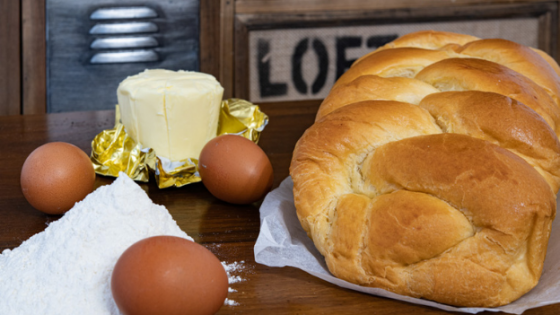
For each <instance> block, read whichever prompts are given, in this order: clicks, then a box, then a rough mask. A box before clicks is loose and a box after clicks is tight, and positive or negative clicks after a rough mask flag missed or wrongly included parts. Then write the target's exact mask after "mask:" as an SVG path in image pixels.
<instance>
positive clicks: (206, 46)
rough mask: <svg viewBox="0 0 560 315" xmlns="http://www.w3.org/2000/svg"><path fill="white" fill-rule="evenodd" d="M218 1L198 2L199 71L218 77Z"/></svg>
mask: <svg viewBox="0 0 560 315" xmlns="http://www.w3.org/2000/svg"><path fill="white" fill-rule="evenodd" d="M220 2H221V1H220V0H206V1H200V71H201V72H204V73H208V74H211V75H213V76H214V77H216V78H218V77H219V76H220Z"/></svg>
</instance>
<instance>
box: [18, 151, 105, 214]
mask: <svg viewBox="0 0 560 315" xmlns="http://www.w3.org/2000/svg"><path fill="white" fill-rule="evenodd" d="M94 182H95V171H94V170H93V165H92V164H91V161H90V159H89V157H88V156H87V155H86V154H85V153H84V151H82V150H81V149H80V148H78V147H76V146H74V145H72V144H69V143H65V142H51V143H47V144H44V145H42V146H40V147H38V148H37V149H35V150H34V151H33V152H31V154H29V156H28V157H27V159H26V160H25V162H24V163H23V167H22V169H21V177H20V183H21V190H22V191H23V195H24V196H25V199H27V201H28V202H29V203H30V204H31V205H32V206H33V207H34V208H35V209H37V210H40V211H42V212H44V213H48V214H62V213H64V212H66V211H68V210H70V209H71V208H72V207H73V206H74V204H75V203H76V202H78V201H81V200H82V199H84V198H85V197H86V196H87V195H88V194H89V193H91V192H92V191H93V185H94Z"/></svg>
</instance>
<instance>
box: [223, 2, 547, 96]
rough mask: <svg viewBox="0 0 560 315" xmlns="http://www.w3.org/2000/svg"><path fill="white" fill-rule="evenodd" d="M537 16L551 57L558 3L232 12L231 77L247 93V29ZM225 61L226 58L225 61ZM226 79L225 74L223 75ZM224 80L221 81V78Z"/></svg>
mask: <svg viewBox="0 0 560 315" xmlns="http://www.w3.org/2000/svg"><path fill="white" fill-rule="evenodd" d="M520 17H537V18H538V21H539V22H538V23H539V38H538V45H539V48H540V49H542V50H544V51H546V52H547V53H549V54H551V55H552V56H554V57H557V55H558V47H557V45H558V44H557V43H558V3H557V2H538V3H535V2H532V3H527V2H525V3H513V4H489V5H486V4H483V5H471V6H444V7H438V8H437V9H435V8H427V7H420V8H415V9H414V10H410V9H404V8H397V9H384V10H370V11H364V10H360V11H311V12H308V13H306V12H300V13H297V14H295V13H291V12H290V13H283V14H276V13H269V14H266V13H258V14H256V13H250V14H236V16H235V47H234V48H235V62H234V65H233V66H234V70H235V72H234V76H233V77H232V78H231V80H232V83H231V85H233V94H234V95H235V97H239V98H245V99H247V98H248V97H249V64H248V60H249V32H251V31H253V30H266V29H290V28H306V27H329V26H330V27H332V26H338V25H344V26H349V25H381V24H394V23H413V22H426V21H453V20H460V19H468V18H476V19H478V20H484V19H498V18H520ZM225 64H226V65H227V61H226V63H225ZM224 79H226V78H224ZM222 83H223V82H222Z"/></svg>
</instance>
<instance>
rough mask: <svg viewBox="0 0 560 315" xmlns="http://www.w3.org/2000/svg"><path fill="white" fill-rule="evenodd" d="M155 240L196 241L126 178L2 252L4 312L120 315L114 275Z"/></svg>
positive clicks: (0, 289) (1, 299) (0, 303)
mask: <svg viewBox="0 0 560 315" xmlns="http://www.w3.org/2000/svg"><path fill="white" fill-rule="evenodd" d="M155 235H174V236H179V237H183V238H187V239H190V240H192V238H190V237H189V236H188V235H187V234H186V233H185V232H183V231H182V230H181V229H180V228H179V227H178V226H177V223H176V222H175V221H174V220H173V219H172V218H171V215H170V214H169V212H168V211H167V209H165V207H163V206H158V205H155V204H153V203H152V201H151V200H150V198H149V197H148V196H147V195H146V193H145V192H144V191H143V190H142V189H141V188H140V187H139V186H138V185H137V184H136V183H134V181H132V180H131V179H130V178H128V177H127V176H126V175H125V174H124V173H121V174H120V175H119V178H118V179H117V180H115V182H114V183H113V184H111V185H109V186H103V187H100V188H98V189H97V190H96V191H94V192H93V193H91V194H90V195H89V196H87V197H86V199H84V200H83V201H82V202H79V203H77V204H76V205H75V206H74V208H72V209H71V210H70V211H68V212H67V213H66V214H65V215H64V216H63V217H62V218H60V219H59V220H58V221H56V222H53V223H51V224H50V225H49V226H48V227H47V228H46V229H45V231H43V232H41V233H38V234H36V235H34V236H33V237H31V238H29V239H28V240H27V241H25V242H23V244H21V246H19V247H17V248H15V249H13V250H5V251H3V252H2V254H0V314H11V315H18V314H25V315H27V314H42V315H55V314H56V315H64V314H79V315H87V314H92V315H93V314H95V315H104V314H120V312H119V310H118V309H117V306H116V305H115V302H114V300H113V297H112V294H111V279H110V278H111V272H112V271H113V267H114V265H115V263H116V262H117V259H118V258H119V257H120V255H121V254H122V253H123V252H124V251H125V250H126V249H127V248H128V247H129V246H130V245H132V244H133V243H135V242H137V241H139V240H141V239H143V238H146V237H150V236H155Z"/></svg>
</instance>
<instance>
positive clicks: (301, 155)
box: [290, 31, 560, 307]
mask: <svg viewBox="0 0 560 315" xmlns="http://www.w3.org/2000/svg"><path fill="white" fill-rule="evenodd" d="M558 73H560V71H559V68H558V65H557V64H556V62H555V61H554V60H553V59H552V58H550V57H549V56H547V55H546V54H545V53H543V52H541V51H539V50H535V49H531V48H528V47H525V46H522V45H518V44H515V43H513V42H509V41H506V40H500V39H484V40H480V39H478V38H475V37H472V36H466V35H460V34H454V33H445V32H433V31H426V32H419V33H413V34H409V35H407V36H404V37H401V38H399V39H397V40H395V41H393V42H391V43H389V44H387V45H385V46H383V47H381V48H379V49H377V50H376V51H374V52H373V53H370V54H368V55H366V56H364V57H362V58H360V59H358V60H357V61H356V62H355V63H354V64H353V66H352V67H351V68H350V69H349V70H348V71H347V72H346V73H345V74H344V75H342V76H341V77H340V79H339V80H338V81H337V82H336V84H335V86H334V87H333V89H332V91H331V92H330V94H329V95H328V97H327V98H325V100H324V101H323V103H322V105H321V107H320V109H319V111H318V113H317V120H316V122H315V124H314V125H313V126H311V127H310V128H309V129H308V130H307V131H306V132H305V133H304V135H303V136H302V137H301V139H300V140H299V141H298V143H297V145H296V148H295V150H294V154H293V158H292V163H291V166H290V174H291V176H292V179H293V182H294V200H295V205H296V208H297V215H298V217H299V220H300V222H301V224H302V226H303V228H304V229H305V230H306V231H307V233H308V235H309V236H310V237H311V238H312V239H313V241H314V243H315V245H316V247H317V249H318V250H319V251H320V252H321V254H322V255H323V256H324V257H325V260H326V263H327V265H328V268H329V270H330V271H331V272H332V274H333V275H335V276H336V277H339V278H341V279H344V280H347V281H349V282H353V283H356V284H359V285H363V286H371V287H379V288H383V289H386V290H389V291H392V292H396V293H399V294H403V295H409V296H413V297H421V298H426V299H430V300H434V301H438V302H441V303H446V304H451V305H457V306H483V307H494V306H499V305H504V304H507V303H510V302H512V301H513V300H515V299H517V298H519V297H520V296H521V295H523V294H525V293H526V292H527V291H529V290H530V289H531V288H533V287H534V286H535V285H536V284H537V282H538V279H539V277H540V275H541V272H542V267H543V262H544V258H545V255H546V248H547V243H548V238H549V235H550V227H551V223H552V220H553V219H554V216H555V212H556V196H555V194H556V193H557V192H558V189H559V187H560V143H559V141H558V138H557V134H558V133H559V132H560V125H559V124H560V106H559V105H560V103H559V102H560V78H559V76H558Z"/></svg>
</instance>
